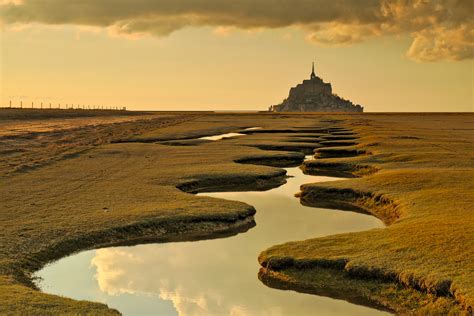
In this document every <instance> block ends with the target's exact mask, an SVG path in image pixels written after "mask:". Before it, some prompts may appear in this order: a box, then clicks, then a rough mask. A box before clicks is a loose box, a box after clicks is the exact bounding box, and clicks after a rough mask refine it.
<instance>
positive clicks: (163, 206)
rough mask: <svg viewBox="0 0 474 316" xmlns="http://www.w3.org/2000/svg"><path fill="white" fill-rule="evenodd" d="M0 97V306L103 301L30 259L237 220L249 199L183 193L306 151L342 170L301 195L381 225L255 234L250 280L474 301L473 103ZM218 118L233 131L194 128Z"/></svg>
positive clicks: (304, 288) (257, 178) (32, 309)
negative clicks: (296, 105) (76, 291)
mask: <svg viewBox="0 0 474 316" xmlns="http://www.w3.org/2000/svg"><path fill="white" fill-rule="evenodd" d="M11 111H12V110H1V111H0V124H2V128H1V132H0V145H1V150H0V157H1V161H0V172H1V173H0V181H1V186H0V196H2V199H1V201H0V218H1V222H2V230H1V233H0V240H1V242H0V254H1V255H0V258H1V259H0V313H1V314H16V313H27V314H33V313H34V314H51V313H73V314H80V313H93V314H94V313H95V314H108V313H110V314H116V313H118V312H117V311H115V310H113V309H109V308H108V307H107V306H106V305H104V304H101V303H96V302H87V301H75V300H72V299H68V298H64V297H59V296H53V295H48V294H45V293H42V292H40V291H38V289H36V288H35V286H34V284H33V282H32V279H31V277H32V274H33V273H34V272H35V271H37V270H38V269H40V268H41V267H43V266H44V265H45V264H47V263H49V262H51V261H53V260H57V259H59V258H61V257H64V256H67V255H70V254H73V253H75V252H78V251H81V250H86V249H94V248H99V247H106V246H112V245H133V244H140V243H149V242H167V241H176V240H197V239H205V238H225V237H226V236H230V235H233V234H237V233H245V231H246V230H248V229H251V228H252V226H253V225H255V223H254V222H253V215H254V213H255V209H254V208H253V207H252V206H251V205H247V204H245V203H241V202H235V201H228V200H221V199H215V198H210V197H204V196H196V195H194V194H193V193H195V192H202V191H226V190H230V189H232V190H234V191H235V190H236V188H239V189H241V190H250V189H253V190H255V189H256V190H265V189H266V188H269V187H274V186H277V185H279V184H281V183H283V182H284V181H285V171H284V170H283V169H280V168H279V167H283V166H288V165H298V164H301V163H302V162H303V158H304V155H305V154H306V155H308V154H313V153H314V154H315V157H314V159H313V160H310V161H306V162H304V164H303V166H302V168H303V170H304V171H305V172H307V173H310V174H321V175H323V174H324V175H336V176H344V177H349V178H351V179H350V180H347V179H344V180H341V181H335V182H329V183H326V184H321V183H318V184H307V185H303V186H302V188H301V192H300V193H299V194H298V196H299V198H300V199H301V202H302V203H304V204H306V205H312V206H324V207H327V208H337V209H347V210H348V211H356V212H364V213H369V214H372V215H374V216H376V217H378V218H380V219H381V220H383V221H384V223H385V224H386V225H387V226H386V228H383V229H374V230H370V231H365V232H358V233H349V234H342V235H336V236H327V237H323V238H316V239H309V240H305V241H290V240H289V241H288V243H285V244H282V245H275V246H274V247H272V248H270V249H262V253H261V255H260V257H259V258H258V259H259V261H260V263H261V265H262V269H261V270H260V273H259V277H260V279H261V280H262V281H263V282H264V283H265V284H267V285H269V286H272V287H276V288H282V289H292V290H297V291H301V292H308V293H313V294H317V295H325V296H330V297H334V298H339V299H345V300H348V301H351V302H355V303H359V304H369V303H370V304H371V305H375V306H379V307H381V308H384V309H389V310H391V311H393V312H396V313H407V312H420V313H423V312H427V313H435V312H436V313H448V312H453V313H459V312H462V311H465V312H467V311H469V310H472V308H473V306H474V237H473V235H472V231H474V215H473V212H472V204H473V200H474V199H473V198H474V196H473V192H474V190H473V189H474V181H473V180H472V179H473V176H474V149H473V148H474V146H473V142H474V115H472V114H465V113H459V114H442V113H440V114H415V113H414V114H356V115H344V114H316V113H315V114H287V113H284V114H269V113H240V114H236V113H220V114H219V113H206V112H201V113H200V112H194V113H186V112H169V113H166V112H158V113H140V114H139V115H138V113H137V114H136V115H134V114H130V113H129V112H124V113H117V112H114V113H108V114H107V115H103V114H101V113H98V114H96V115H94V116H92V117H91V116H85V115H84V113H88V111H82V113H80V112H81V111H77V112H79V114H77V113H76V112H74V113H76V114H69V115H73V116H75V117H73V118H71V117H64V115H63V114H62V113H66V112H61V113H59V114H54V115H45V114H44V113H48V112H47V111H44V112H38V111H29V110H21V111H23V112H21V111H20V110H15V111H16V113H14V112H11ZM49 113H52V112H49ZM252 127H260V128H261V129H253V130H247V131H245V130H246V129H248V128H252ZM229 132H242V133H245V134H247V135H246V136H245V137H236V138H230V139H225V140H222V141H217V142H213V141H206V140H202V139H199V138H200V137H203V136H209V135H215V134H221V133H229ZM315 135H320V137H319V138H318V140H317V141H314V140H313V139H314V136H315ZM308 136H312V139H311V140H310V138H309V137H308ZM257 211H258V210H257ZM281 229H285V228H284V227H281ZM256 259H257V258H256ZM210 260H212V259H211V258H210ZM256 272H257V271H256ZM229 273H232V271H229Z"/></svg>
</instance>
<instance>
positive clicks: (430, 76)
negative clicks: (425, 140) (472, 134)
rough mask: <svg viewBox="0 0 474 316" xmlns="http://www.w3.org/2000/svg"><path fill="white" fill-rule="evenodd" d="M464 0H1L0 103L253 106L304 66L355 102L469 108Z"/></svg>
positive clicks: (277, 94)
mask: <svg viewBox="0 0 474 316" xmlns="http://www.w3.org/2000/svg"><path fill="white" fill-rule="evenodd" d="M473 12H474V10H473V2H472V1H471V0H445V1H443V0H410V1H406V0H390V1H389V0H357V1H356V0H333V1H323V0H259V1H255V0H233V1H222V0H200V1H195V0H180V1H176V0H81V1H75V0H0V23H1V39H0V44H1V55H0V67H1V69H0V71H1V77H0V79H1V82H0V93H1V95H0V97H1V100H0V101H1V105H2V106H5V105H8V102H9V100H12V102H13V104H14V105H15V104H17V103H19V102H20V100H23V102H24V104H28V105H31V102H35V104H39V103H40V102H43V103H45V104H49V102H52V103H53V104H58V103H61V104H66V103H67V104H71V103H74V104H85V105H92V104H96V105H105V106H127V108H129V109H136V110H138V109H147V110H264V109H266V108H267V107H268V106H269V105H271V104H276V103H279V102H281V101H282V100H283V99H284V98H285V97H286V96H287V95H288V90H289V88H290V87H291V86H294V85H296V84H297V83H299V82H301V81H302V80H303V79H306V78H307V77H309V73H310V71H311V69H310V67H311V62H312V61H315V62H316V73H317V75H319V76H320V77H322V78H323V79H324V80H325V81H327V82H331V83H332V85H333V90H334V92H335V93H337V94H338V95H340V96H342V97H344V98H347V99H350V100H351V101H353V102H354V103H358V104H361V105H363V106H364V107H365V110H366V111H370V112H378V111H472V110H473V107H474V99H473V98H474V97H473V89H474V64H473V58H474V27H473V26H474V22H473Z"/></svg>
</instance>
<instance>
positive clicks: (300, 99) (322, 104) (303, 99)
mask: <svg viewBox="0 0 474 316" xmlns="http://www.w3.org/2000/svg"><path fill="white" fill-rule="evenodd" d="M269 110H270V111H271V112H363V111H364V108H363V107H362V106H360V105H355V104H353V103H352V102H351V101H349V100H345V99H343V98H341V97H339V96H338V95H336V94H333V93H332V86H331V84H330V83H325V82H324V81H323V80H322V79H321V78H319V77H318V76H316V74H315V73H314V63H313V71H312V72H311V75H310V79H309V80H303V83H300V84H298V85H297V86H296V87H293V88H291V89H290V94H289V96H288V98H286V99H285V100H283V102H282V103H281V104H277V105H272V106H270V108H269Z"/></svg>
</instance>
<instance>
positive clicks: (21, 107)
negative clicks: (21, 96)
mask: <svg viewBox="0 0 474 316" xmlns="http://www.w3.org/2000/svg"><path fill="white" fill-rule="evenodd" d="M20 109H23V101H20Z"/></svg>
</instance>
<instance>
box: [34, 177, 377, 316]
mask: <svg viewBox="0 0 474 316" xmlns="http://www.w3.org/2000/svg"><path fill="white" fill-rule="evenodd" d="M286 170H287V172H288V175H289V176H291V177H290V178H288V182H287V183H286V184H284V185H282V186H280V187H278V188H276V189H272V190H268V191H265V192H225V193H205V194H202V195H206V196H211V197H216V198H221V199H230V200H238V201H242V202H245V203H248V204H250V205H253V206H254V207H255V208H256V210H257V214H256V215H255V221H256V223H257V225H256V227H254V228H252V229H250V230H249V231H248V232H246V233H241V234H238V235H236V236H233V237H228V238H222V239H213V240H203V241H194V242H176V243H165V244H147V245H138V246H133V247H113V248H104V249H97V250H91V251H85V252H82V253H79V254H76V255H73V256H70V257H67V258H63V259H61V260H59V261H57V262H54V263H52V264H50V265H48V266H46V267H45V268H44V269H42V270H40V271H38V272H37V273H36V276H37V277H39V278H40V280H39V281H38V284H37V285H38V286H39V287H40V289H41V290H43V291H44V292H46V293H52V294H57V295H62V296H67V297H71V298H74V299H78V300H91V301H99V302H104V303H106V304H107V305H108V306H110V307H112V308H115V309H118V310H119V311H120V312H122V313H123V314H125V315H377V314H383V313H384V312H381V311H378V310H375V309H371V308H367V307H364V306H359V305H354V304H351V303H348V302H346V301H343V300H334V299H331V298H327V297H320V296H315V295H308V294H301V293H297V292H293V291H281V290H275V289H272V288H269V287H266V286H265V285H264V284H262V283H261V282H260V281H259V280H258V278H257V273H258V270H259V264H258V262H257V257H258V255H259V253H260V252H261V251H262V250H264V249H266V248H268V247H270V246H273V245H275V244H279V243H283V242H287V241H292V240H301V239H307V238H313V237H320V236H327V235H332V234H338V233H346V232H354V231H363V230H368V229H373V228H381V227H383V224H382V222H381V221H380V220H378V219H377V218H375V217H372V216H368V215H364V214H359V213H354V212H345V211H337V210H328V209H321V208H311V207H305V206H303V205H301V204H300V203H299V199H298V198H295V197H294V194H295V193H297V192H298V191H299V187H300V185H301V184H304V183H309V182H323V181H333V180H339V179H336V178H330V177H319V176H308V175H304V174H303V173H302V171H301V170H300V169H299V168H286Z"/></svg>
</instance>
